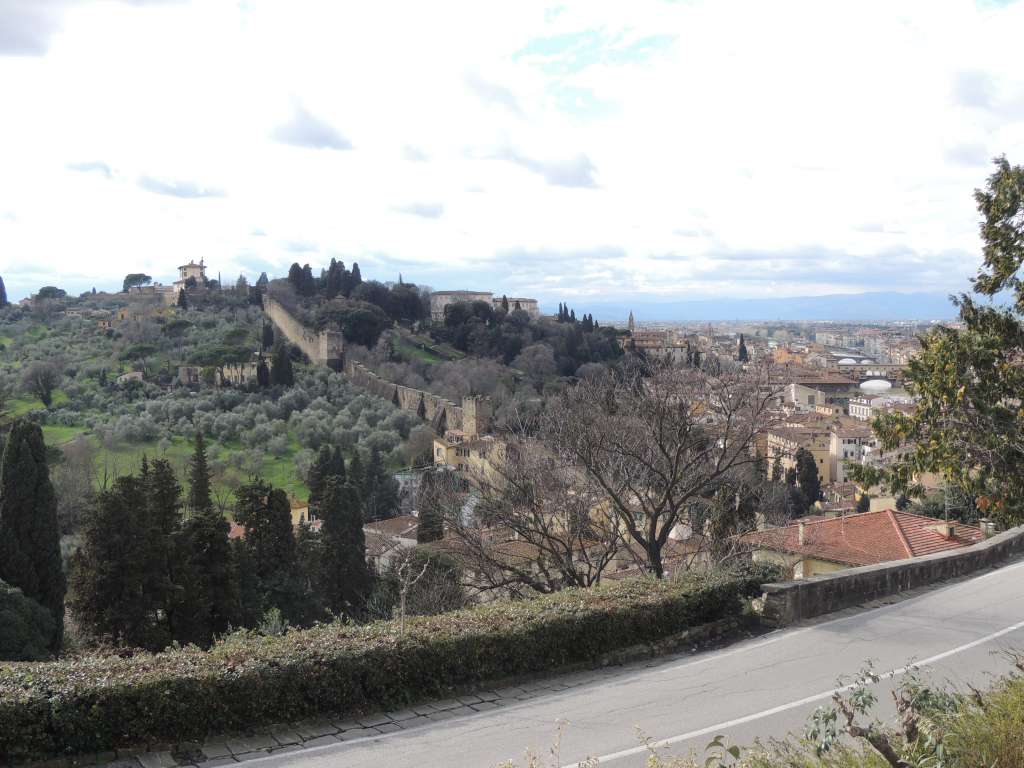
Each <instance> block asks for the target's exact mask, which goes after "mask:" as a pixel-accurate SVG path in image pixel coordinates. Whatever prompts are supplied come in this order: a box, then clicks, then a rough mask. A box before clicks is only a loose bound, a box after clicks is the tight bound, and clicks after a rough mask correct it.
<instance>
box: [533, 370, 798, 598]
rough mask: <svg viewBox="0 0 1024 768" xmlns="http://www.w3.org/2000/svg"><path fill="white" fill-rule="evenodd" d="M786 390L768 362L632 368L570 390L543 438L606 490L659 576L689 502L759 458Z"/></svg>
mask: <svg viewBox="0 0 1024 768" xmlns="http://www.w3.org/2000/svg"><path fill="white" fill-rule="evenodd" d="M645 374H649V375H645ZM780 388H781V387H780V385H779V383H778V382H777V380H776V378H775V375H774V371H773V369H772V367H771V365H770V363H765V364H762V365H757V366H749V367H748V368H747V369H746V370H742V369H740V368H738V367H733V366H713V367H709V366H705V367H704V368H701V369H697V368H671V367H668V366H660V365H659V366H655V367H654V369H653V370H648V371H641V370H637V369H635V368H628V369H626V370H625V371H624V372H622V373H621V374H620V375H617V376H614V377H606V378H605V379H603V380H598V381H595V382H588V381H583V382H580V383H579V384H578V385H577V386H575V387H572V388H570V389H569V390H567V391H566V393H565V394H564V396H563V397H562V398H560V399H559V400H558V401H557V402H555V403H553V404H552V405H551V407H549V408H547V409H546V411H545V413H544V414H543V416H542V423H541V428H540V436H541V440H542V441H543V442H544V443H545V444H546V445H548V446H549V447H550V448H551V450H552V451H553V452H554V453H555V454H557V455H559V456H561V457H564V458H565V459H566V460H568V461H572V462H573V463H574V464H575V465H577V466H579V467H580V468H581V469H582V470H583V471H584V472H585V474H586V476H587V477H588V478H589V479H590V481H591V482H593V483H594V484H595V486H596V488H598V489H600V492H601V493H602V494H603V496H604V498H605V499H606V502H607V505H608V509H609V512H610V514H611V515H612V516H613V517H614V518H615V520H616V521H617V523H618V526H619V527H620V530H621V531H622V532H623V535H624V536H626V537H627V538H628V540H630V541H631V542H634V543H635V544H636V545H638V546H639V547H640V548H641V549H642V550H643V552H644V554H645V558H646V563H645V567H646V568H647V569H648V570H649V571H650V572H651V573H653V574H655V575H656V576H658V577H659V578H660V577H661V576H663V575H664V572H665V564H664V558H663V550H664V549H665V546H666V543H667V542H668V540H669V537H670V535H671V534H672V531H673V529H674V528H675V527H676V526H677V525H678V524H680V523H688V522H689V513H690V510H691V507H693V506H694V505H696V504H698V503H701V502H702V501H703V502H706V501H707V500H709V499H711V498H713V496H714V494H715V493H716V492H718V490H719V489H720V486H721V485H722V483H723V482H724V481H725V480H726V479H728V478H729V476H730V475H731V474H733V473H735V472H736V471H737V470H738V469H739V468H741V467H743V466H745V465H750V464H753V463H755V462H756V461H757V455H756V444H757V441H758V439H759V437H760V436H761V435H763V433H764V432H765V430H766V429H767V428H768V427H769V426H770V425H771V424H772V422H773V421H774V419H775V418H776V416H775V415H774V413H773V411H772V404H773V402H774V400H775V399H776V397H777V396H778V392H779V390H780Z"/></svg>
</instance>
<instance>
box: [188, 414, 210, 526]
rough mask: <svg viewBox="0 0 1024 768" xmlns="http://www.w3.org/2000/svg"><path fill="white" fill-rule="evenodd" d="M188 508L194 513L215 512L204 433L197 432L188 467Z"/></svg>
mask: <svg viewBox="0 0 1024 768" xmlns="http://www.w3.org/2000/svg"><path fill="white" fill-rule="evenodd" d="M188 483H189V489H188V506H189V509H191V510H192V511H193V512H210V511H212V510H213V496H212V494H211V491H210V467H209V465H207V463H206V442H205V440H204V439H203V431H202V430H201V429H197V430H196V447H195V450H194V451H193V452H192V460H191V461H190V462H189V467H188Z"/></svg>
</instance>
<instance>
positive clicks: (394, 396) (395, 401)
mask: <svg viewBox="0 0 1024 768" xmlns="http://www.w3.org/2000/svg"><path fill="white" fill-rule="evenodd" d="M391 404H392V405H393V406H395V408H398V407H399V406H400V405H401V400H399V399H398V387H395V389H394V391H393V392H392V393H391Z"/></svg>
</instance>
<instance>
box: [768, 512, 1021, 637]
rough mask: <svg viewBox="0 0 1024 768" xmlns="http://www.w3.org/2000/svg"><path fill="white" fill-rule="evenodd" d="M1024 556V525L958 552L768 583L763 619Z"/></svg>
mask: <svg viewBox="0 0 1024 768" xmlns="http://www.w3.org/2000/svg"><path fill="white" fill-rule="evenodd" d="M1020 554H1024V526H1021V527H1018V528H1012V529H1010V530H1008V531H1005V532H1003V533H1000V534H997V535H995V536H993V537H992V538H991V539H986V540H985V541H982V542H980V543H978V544H974V545H972V546H969V547H964V548H963V549H958V550H955V551H953V552H940V553H938V554H934V555H925V556H923V557H915V558H911V559H909V560H896V561H894V562H891V563H881V564H879V565H866V566H863V567H861V568H849V569H847V570H844V571H836V572H835V573H828V574H822V575H819V576H811V577H809V578H806V579H800V580H797V581H785V582H780V583H778V584H765V585H764V586H763V590H764V596H763V598H762V600H763V609H762V613H761V616H762V619H763V620H764V622H765V623H767V624H772V625H774V626H786V625H788V624H792V623H794V622H796V621H799V620H800V619H808V618H811V617H813V616H821V615H822V614H826V613H831V612H833V611H838V610H842V609H843V608H850V607H853V606H855V605H861V604H862V603H865V602H868V601H870V600H874V599H877V598H880V597H886V596H887V595H894V594H897V593H899V592H903V591H905V590H909V589H915V588H917V587H923V586H927V585H928V584H934V583H936V582H939V581H944V580H946V579H952V578H956V577H958V576H966V575H968V574H971V573H975V572H977V571H982V570H985V569H986V568H991V567H993V566H995V565H998V564H999V563H1002V562H1003V561H1005V560H1007V559H1009V558H1011V557H1013V556H1015V555H1020Z"/></svg>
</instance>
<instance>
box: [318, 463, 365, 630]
mask: <svg viewBox="0 0 1024 768" xmlns="http://www.w3.org/2000/svg"><path fill="white" fill-rule="evenodd" d="M321 519H322V520H323V529H322V530H323V540H324V552H323V567H322V571H321V578H320V583H321V587H322V589H323V594H324V597H325V598H326V600H327V605H328V607H329V608H330V609H331V610H332V611H334V612H335V613H338V614H340V613H344V614H346V615H348V616H350V617H357V616H359V615H360V614H361V613H362V610H363V607H364V606H365V605H366V598H367V596H368V594H369V591H370V573H369V569H368V568H367V565H366V538H365V536H364V534H363V515H362V513H361V511H360V509H359V493H358V492H357V491H356V489H355V488H354V487H353V486H352V484H351V483H346V482H342V481H341V480H340V479H339V478H337V477H332V478H330V479H328V480H327V482H326V483H325V485H324V501H323V505H322V506H321Z"/></svg>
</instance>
